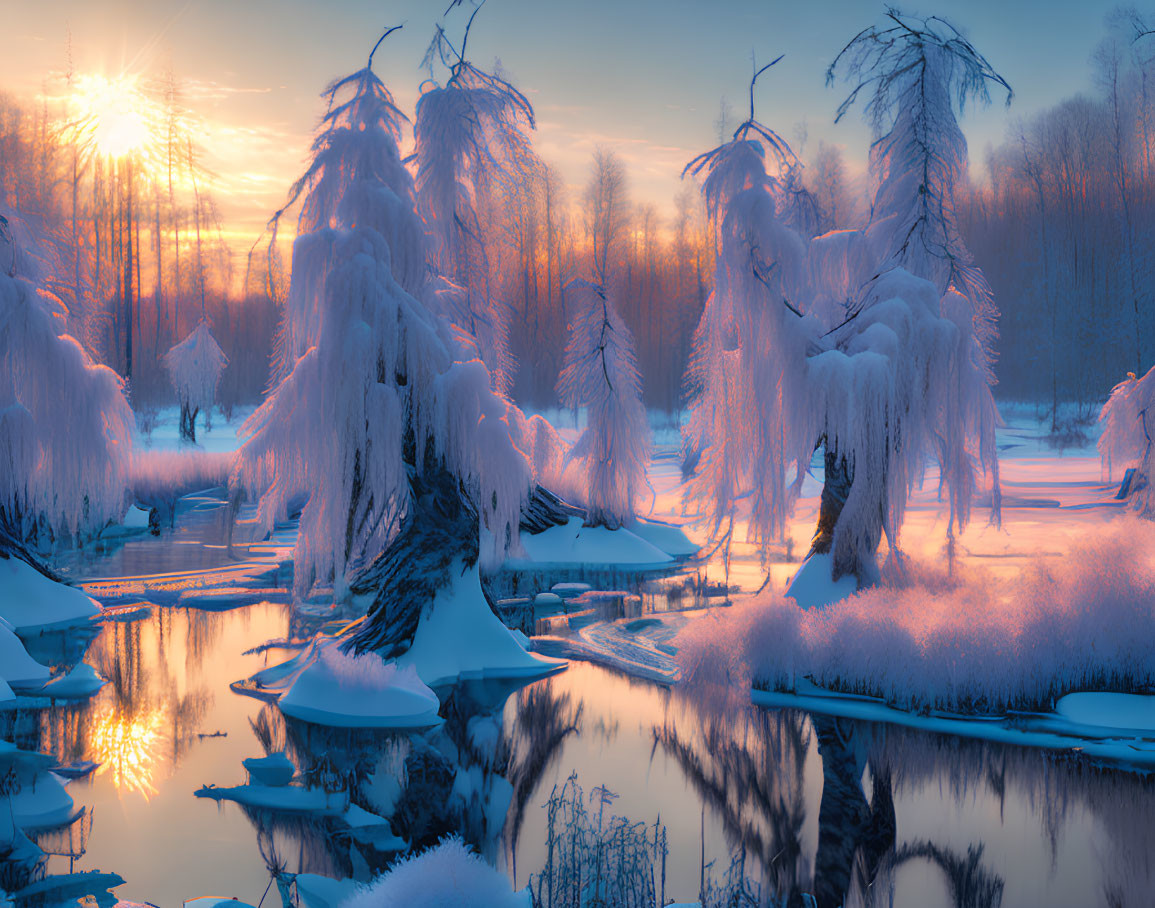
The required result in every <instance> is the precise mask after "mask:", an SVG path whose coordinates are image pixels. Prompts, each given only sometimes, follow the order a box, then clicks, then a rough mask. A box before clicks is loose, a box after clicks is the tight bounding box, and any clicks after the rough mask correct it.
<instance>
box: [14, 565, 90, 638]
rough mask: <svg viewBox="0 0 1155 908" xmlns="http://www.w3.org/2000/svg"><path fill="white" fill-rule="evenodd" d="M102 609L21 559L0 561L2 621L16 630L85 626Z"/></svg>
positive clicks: (72, 588)
mask: <svg viewBox="0 0 1155 908" xmlns="http://www.w3.org/2000/svg"><path fill="white" fill-rule="evenodd" d="M99 614H100V606H99V605H97V604H96V602H95V601H93V600H92V599H90V598H89V597H88V596H86V595H84V593H83V592H82V591H80V590H78V589H76V588H75V587H71V586H65V585H64V584H63V583H57V582H55V581H54V580H49V579H48V578H47V577H45V576H44V575H43V574H41V573H40V572H39V571H37V570H36V569H35V568H34V567H32V566H31V565H30V564H27V563H25V562H23V561H21V560H20V559H19V558H0V618H3V619H4V620H6V621H7V622H8V623H9V624H10V625H11V626H12V627H13V628H14V629H15V630H16V631H18V632H19V631H34V630H42V629H45V628H56V627H67V626H69V625H72V624H83V623H84V622H86V621H88V620H90V619H91V618H93V617H94V616H96V615H99Z"/></svg>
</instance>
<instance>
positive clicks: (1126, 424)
mask: <svg viewBox="0 0 1155 908" xmlns="http://www.w3.org/2000/svg"><path fill="white" fill-rule="evenodd" d="M1153 405H1155V368H1153V369H1151V370H1150V371H1148V373H1147V374H1146V375H1144V376H1143V377H1142V378H1136V377H1135V375H1134V374H1128V376H1127V378H1126V379H1125V380H1123V381H1121V382H1119V384H1117V385H1116V386H1115V387H1114V388H1113V389H1112V390H1111V396H1110V397H1109V398H1107V402H1106V403H1105V404H1104V405H1103V409H1102V411H1101V412H1100V413H1099V422H1100V423H1102V424H1103V434H1102V435H1100V436H1099V456H1100V458H1101V459H1102V465H1103V478H1104V479H1106V480H1107V481H1108V482H1110V481H1111V478H1112V474H1113V472H1114V468H1115V467H1116V466H1122V467H1125V468H1126V467H1134V468H1135V475H1134V476H1133V477H1132V479H1131V484H1130V490H1129V491H1130V495H1131V502H1132V504H1133V506H1134V507H1135V508H1136V509H1137V510H1138V511H1139V513H1141V514H1142V515H1143V516H1144V517H1152V516H1155V489H1153V488H1152V485H1151V473H1152V470H1153V469H1155V456H1152V444H1151V428H1150V427H1149V426H1150V421H1149V417H1148V412H1149V411H1150V412H1152V413H1155V407H1153ZM1151 418H1152V419H1155V417H1151Z"/></svg>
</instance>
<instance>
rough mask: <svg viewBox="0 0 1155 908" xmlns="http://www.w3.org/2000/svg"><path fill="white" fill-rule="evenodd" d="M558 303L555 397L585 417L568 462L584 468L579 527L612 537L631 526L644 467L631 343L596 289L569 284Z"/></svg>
mask: <svg viewBox="0 0 1155 908" xmlns="http://www.w3.org/2000/svg"><path fill="white" fill-rule="evenodd" d="M566 296H567V298H568V304H567V307H568V309H569V311H570V313H571V319H572V321H571V322H570V338H569V344H568V345H567V346H566V351H565V368H564V369H563V370H562V373H561V375H560V376H559V377H558V386H557V387H558V395H559V396H560V398H561V402H562V403H563V404H564V405H565V406H567V407H573V408H574V409H577V408H579V407H584V408H585V410H586V417H587V424H586V428H585V429H584V430H583V431H582V434H581V436H580V437H579V438H578V441H577V444H575V445H574V447H573V449H572V450H571V451H570V456H571V457H573V458H576V459H579V460H581V461H583V462H584V465H585V472H586V477H587V482H588V492H587V496H588V501H587V506H588V516H587V518H586V522H587V524H588V525H590V526H606V527H609V528H610V529H617V528H618V527H620V526H622V525H623V524H625V523H629V522H630V521H631V520H633V518H634V502H635V499H636V498H637V495H638V492H639V491H640V490H641V488H642V486H643V485H644V483H645V481H646V465H647V464H648V463H649V459H650V427H649V423H648V422H647V421H646V408H645V405H644V404H643V403H642V377H641V373H640V372H639V371H638V360H637V356H636V354H635V352H634V338H633V335H632V334H631V333H630V329H629V328H627V327H626V324H625V322H623V321H622V318H621V316H620V315H618V313H617V310H616V309H615V308H614V304H613V301H612V300H611V299H610V297H609V294H608V293H607V292H606V290H605V288H604V287H603V286H602V285H601V284H592V283H590V282H588V281H581V280H578V281H573V282H571V283H570V284H569V286H568V287H567V288H566Z"/></svg>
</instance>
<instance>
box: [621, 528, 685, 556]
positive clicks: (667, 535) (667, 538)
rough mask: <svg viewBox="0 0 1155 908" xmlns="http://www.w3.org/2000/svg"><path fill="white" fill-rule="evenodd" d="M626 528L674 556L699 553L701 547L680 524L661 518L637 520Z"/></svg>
mask: <svg viewBox="0 0 1155 908" xmlns="http://www.w3.org/2000/svg"><path fill="white" fill-rule="evenodd" d="M626 529H627V530H629V531H630V532H631V533H633V534H634V535H635V536H637V537H638V538H639V539H642V540H643V541H645V542H648V543H649V544H650V545H652V546H653V547H654V548H656V549H659V550H661V551H663V552H665V553H666V554H667V555H671V556H673V557H674V558H688V557H690V556H692V555H697V554H698V551H699V550H700V549H701V546H700V545H698V544H697V543H695V542H691V541H690V537H689V536H687V535H686V531H685V530H683V529H682V528H681V527H680V526H675V525H674V524H672V523H665V522H663V521H661V520H635V521H634V522H633V523H631V524H628V525H627V526H626Z"/></svg>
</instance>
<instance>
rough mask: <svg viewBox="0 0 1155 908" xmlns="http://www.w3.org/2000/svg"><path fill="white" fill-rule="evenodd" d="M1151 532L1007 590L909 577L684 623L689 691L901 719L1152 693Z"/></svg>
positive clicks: (1154, 570) (913, 573) (914, 568)
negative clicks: (748, 692) (1078, 694)
mask: <svg viewBox="0 0 1155 908" xmlns="http://www.w3.org/2000/svg"><path fill="white" fill-rule="evenodd" d="M1152 552H1155V527H1152V526H1151V525H1150V524H1149V523H1146V522H1142V521H1138V520H1131V519H1125V520H1124V519H1121V520H1119V521H1117V522H1116V523H1114V524H1113V525H1111V526H1110V527H1108V528H1107V529H1106V530H1104V531H1102V532H1100V533H1098V534H1097V535H1096V536H1094V537H1093V538H1091V539H1088V540H1087V541H1085V542H1083V543H1082V544H1081V545H1078V546H1076V547H1075V548H1074V549H1072V551H1071V552H1070V553H1069V554H1068V555H1067V556H1066V557H1065V558H1064V559H1062V560H1061V561H1055V562H1039V563H1038V564H1037V565H1035V566H1034V567H1033V568H1031V569H1029V570H1027V571H1024V572H1023V574H1021V575H1020V576H1018V577H1017V578H1014V579H1011V580H997V579H995V578H994V577H992V576H990V575H989V574H987V573H985V572H982V571H978V570H966V571H963V572H960V573H956V574H955V576H953V577H952V576H950V575H948V574H947V573H946V572H945V571H943V570H941V569H938V568H935V567H933V566H928V565H918V564H912V565H910V566H909V567H908V569H907V570H906V571H905V576H904V577H902V578H895V577H891V578H890V580H889V582H886V583H884V585H883V586H881V587H878V588H875V589H872V590H867V591H864V592H862V593H860V594H858V595H857V596H852V597H850V598H848V599H845V600H842V601H840V602H837V603H834V604H833V605H831V606H829V607H827V608H825V609H816V610H811V611H804V610H802V609H800V608H798V607H797V606H796V605H795V604H794V603H793V602H792V601H790V600H787V599H784V598H783V597H782V596H781V595H780V594H779V593H777V592H774V593H766V594H763V595H761V596H756V597H751V598H750V599H748V600H745V601H743V602H740V603H739V604H737V605H736V606H735V607H734V608H732V609H728V610H725V611H723V612H719V613H718V614H716V615H710V616H706V617H704V618H703V619H701V620H699V621H694V622H691V623H690V625H689V626H688V627H687V628H686V630H685V631H683V633H682V634H681V635H680V637H679V638H678V641H677V642H678V643H679V645H680V647H681V649H680V654H679V659H680V661H681V662H682V668H683V675H684V677H686V678H687V679H688V682H689V683H695V682H697V683H702V684H705V685H707V686H709V685H711V684H723V685H724V684H733V683H738V684H753V685H754V686H755V687H759V688H765V689H772V690H792V689H793V688H794V685H795V683H796V680H797V679H798V678H802V677H805V678H810V679H811V680H813V681H814V682H815V683H817V684H819V685H821V686H823V687H826V688H830V689H833V690H838V691H842V692H846V693H859V694H869V695H873V696H877V697H881V698H882V699H884V700H885V701H887V702H888V703H891V704H893V705H895V706H898V707H900V708H904V709H911V710H926V709H943V710H949V711H959V712H965V713H975V714H993V713H1002V712H1004V711H1005V710H1007V709H1025V710H1035V709H1051V708H1052V707H1053V705H1054V701H1055V700H1056V699H1057V698H1058V697H1060V696H1062V695H1064V694H1067V693H1070V692H1072V691H1082V690H1112V691H1128V692H1136V691H1141V690H1149V689H1152V688H1155V648H1152V646H1151V645H1150V641H1151V640H1152V639H1153V637H1155V565H1153V561H1152Z"/></svg>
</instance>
